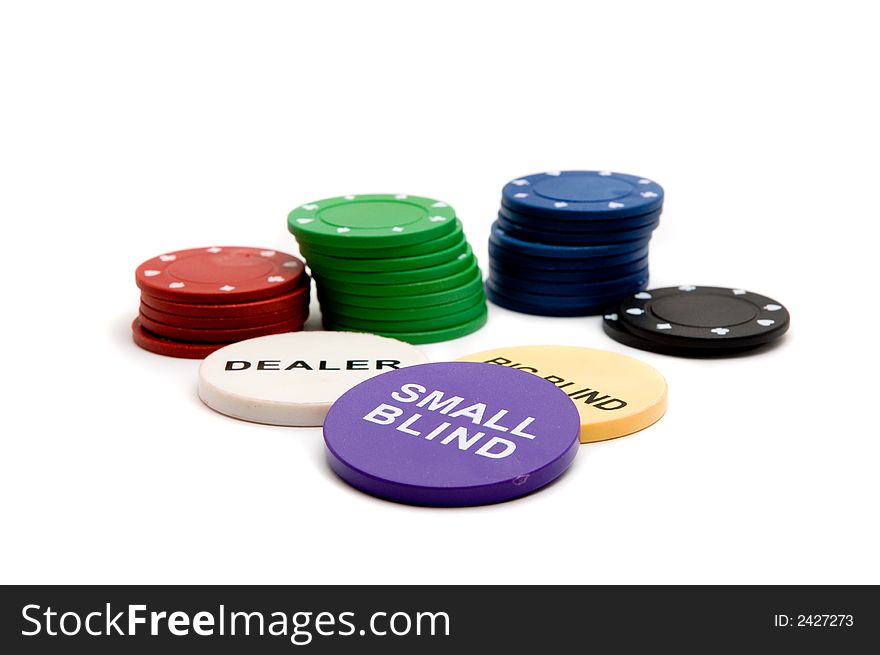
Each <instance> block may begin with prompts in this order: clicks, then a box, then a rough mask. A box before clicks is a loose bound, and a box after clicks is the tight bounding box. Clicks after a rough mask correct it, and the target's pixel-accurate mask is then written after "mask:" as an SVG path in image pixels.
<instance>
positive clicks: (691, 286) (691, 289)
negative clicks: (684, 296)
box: [678, 284, 697, 291]
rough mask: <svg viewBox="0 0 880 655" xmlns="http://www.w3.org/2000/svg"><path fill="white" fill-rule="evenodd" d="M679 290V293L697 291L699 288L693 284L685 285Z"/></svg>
mask: <svg viewBox="0 0 880 655" xmlns="http://www.w3.org/2000/svg"><path fill="white" fill-rule="evenodd" d="M678 290H679V291H696V290H697V287H695V286H694V285H693V284H685V285H683V286H680V287H678Z"/></svg>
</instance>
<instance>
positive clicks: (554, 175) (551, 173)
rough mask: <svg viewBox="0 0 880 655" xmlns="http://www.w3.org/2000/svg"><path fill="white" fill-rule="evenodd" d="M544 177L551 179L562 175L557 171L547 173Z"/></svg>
mask: <svg viewBox="0 0 880 655" xmlns="http://www.w3.org/2000/svg"><path fill="white" fill-rule="evenodd" d="M544 175H550V176H551V177H559V176H560V175H562V173H560V172H559V171H547V172H546V173H544Z"/></svg>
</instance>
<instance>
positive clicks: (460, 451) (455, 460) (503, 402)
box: [324, 362, 580, 506]
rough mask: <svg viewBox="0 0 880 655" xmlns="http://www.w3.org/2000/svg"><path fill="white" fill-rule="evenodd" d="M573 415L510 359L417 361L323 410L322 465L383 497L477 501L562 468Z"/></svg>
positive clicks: (504, 494)
mask: <svg viewBox="0 0 880 655" xmlns="http://www.w3.org/2000/svg"><path fill="white" fill-rule="evenodd" d="M579 432H580V419H579V416H578V412H577V410H576V408H575V406H574V404H573V403H572V402H571V399H569V397H568V396H566V394H565V393H563V392H562V391H560V390H559V389H558V388H557V387H556V386H555V385H554V384H552V383H550V382H548V381H547V380H542V379H541V378H539V377H537V376H535V375H531V374H529V373H526V372H523V371H518V370H516V369H514V368H510V367H504V366H496V365H494V364H482V363H473V362H443V363H436V364H421V365H417V366H411V367H409V368H405V369H401V370H395V371H389V372H387V373H384V374H382V375H379V376H376V377H373V378H370V379H369V380H366V381H364V382H361V383H360V384H358V385H357V386H355V387H353V388H351V389H350V390H348V391H347V392H345V393H344V394H342V396H341V397H340V398H339V399H338V400H337V401H336V402H335V403H334V404H333V406H332V407H331V408H330V411H329V412H328V414H327V417H326V419H325V420H324V442H325V444H326V453H327V460H328V463H329V465H330V468H331V469H332V470H333V471H334V472H335V473H336V474H337V475H338V476H339V477H340V478H341V479H342V480H344V481H345V482H347V483H348V484H350V485H351V486H353V487H355V488H357V489H359V490H361V491H363V492H366V493H368V494H371V495H374V496H377V497H380V498H385V499H388V500H392V501H396V502H401V503H408V504H415V505H431V506H469V505H486V504H491V503H497V502H502V501H506V500H511V499H514V498H518V497H521V496H525V495H527V494H530V493H532V492H534V491H536V490H538V489H541V488H542V487H544V486H546V485H547V484H549V483H550V482H552V481H553V480H555V479H557V478H558V477H559V476H561V475H562V474H563V473H564V472H565V470H566V469H567V468H568V467H569V465H570V464H571V463H572V461H573V460H574V458H575V456H576V454H577V451H578V434H579Z"/></svg>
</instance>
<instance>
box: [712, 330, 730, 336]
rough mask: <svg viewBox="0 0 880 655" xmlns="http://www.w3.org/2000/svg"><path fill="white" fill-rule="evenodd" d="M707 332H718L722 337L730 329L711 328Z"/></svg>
mask: <svg viewBox="0 0 880 655" xmlns="http://www.w3.org/2000/svg"><path fill="white" fill-rule="evenodd" d="M709 332H711V333H712V334H718V335H720V336H722V337H723V336H724V335H725V334H727V333H728V332H730V330H728V329H727V328H712V329H711V330H709Z"/></svg>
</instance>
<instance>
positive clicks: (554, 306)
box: [486, 280, 620, 316]
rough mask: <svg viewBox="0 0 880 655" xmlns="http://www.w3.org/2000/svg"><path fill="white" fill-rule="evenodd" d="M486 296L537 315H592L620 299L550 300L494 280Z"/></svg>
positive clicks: (518, 309) (599, 312) (616, 297)
mask: <svg viewBox="0 0 880 655" xmlns="http://www.w3.org/2000/svg"><path fill="white" fill-rule="evenodd" d="M486 297H487V298H489V300H491V301H492V302H493V303H495V304H496V305H498V306H499V307H504V308H505V309H509V310H511V311H514V312H520V313H522V314H533V315H535V316H592V315H595V314H601V313H602V312H604V311H606V310H607V309H608V307H609V306H612V305H614V303H615V302H617V301H619V300H620V296H619V295H614V296H605V297H598V296H597V297H591V298H583V299H578V298H570V299H569V298H565V299H563V302H548V301H547V300H546V298H545V297H542V296H535V295H523V294H514V293H513V292H510V291H508V290H506V289H503V288H501V289H499V288H498V287H497V286H495V283H494V281H493V280H489V281H487V282H486Z"/></svg>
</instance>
